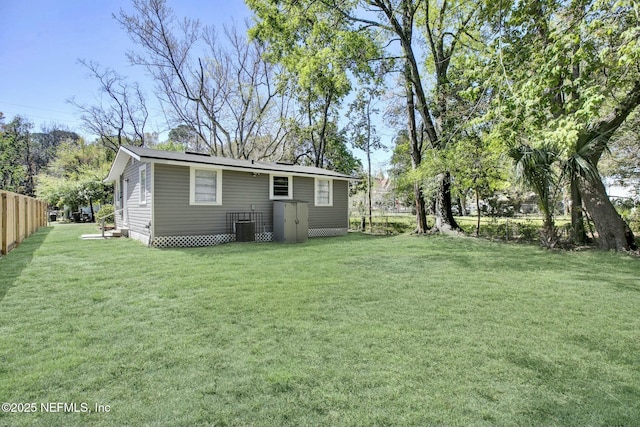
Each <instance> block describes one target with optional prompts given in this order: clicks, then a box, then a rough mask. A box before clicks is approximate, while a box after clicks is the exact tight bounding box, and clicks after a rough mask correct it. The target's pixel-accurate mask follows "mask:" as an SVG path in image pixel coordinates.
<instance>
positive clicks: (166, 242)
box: [151, 228, 348, 248]
mask: <svg viewBox="0 0 640 427" xmlns="http://www.w3.org/2000/svg"><path fill="white" fill-rule="evenodd" d="M347 232H348V229H346V228H313V229H309V237H329V236H342V235H345V234H347ZM235 241H236V235H235V234H204V235H200V236H161V237H156V238H155V239H153V242H152V243H151V246H153V247H156V248H191V247H199V246H215V245H220V244H222V243H230V242H235ZM271 241H273V233H272V232H271V231H267V232H264V233H256V242H271Z"/></svg>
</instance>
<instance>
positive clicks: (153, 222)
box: [149, 163, 156, 242]
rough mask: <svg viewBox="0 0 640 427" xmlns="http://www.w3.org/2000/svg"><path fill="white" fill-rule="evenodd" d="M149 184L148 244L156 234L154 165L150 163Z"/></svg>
mask: <svg viewBox="0 0 640 427" xmlns="http://www.w3.org/2000/svg"><path fill="white" fill-rule="evenodd" d="M150 165H151V184H150V186H149V189H150V190H151V224H149V242H152V241H153V236H155V234H156V202H155V194H156V192H155V188H154V187H155V185H156V184H155V182H156V176H155V171H156V167H155V164H153V163H151V164H150Z"/></svg>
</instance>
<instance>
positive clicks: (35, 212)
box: [0, 190, 47, 255]
mask: <svg viewBox="0 0 640 427" xmlns="http://www.w3.org/2000/svg"><path fill="white" fill-rule="evenodd" d="M45 225H47V203H46V202H45V201H43V200H38V199H34V198H33V197H28V196H24V195H22V194H16V193H11V192H9V191H2V190H0V240H1V244H0V255H6V254H8V253H9V252H10V251H11V250H12V249H14V248H15V247H16V246H18V245H19V244H20V243H21V242H22V241H23V240H24V239H26V238H27V237H29V236H30V235H31V234H33V233H35V232H36V231H37V230H38V228H40V227H43V226H45Z"/></svg>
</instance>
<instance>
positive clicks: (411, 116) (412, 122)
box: [404, 62, 428, 234]
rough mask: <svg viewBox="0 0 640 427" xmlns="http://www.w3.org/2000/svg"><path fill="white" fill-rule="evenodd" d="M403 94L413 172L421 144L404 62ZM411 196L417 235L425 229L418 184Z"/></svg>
mask: <svg viewBox="0 0 640 427" xmlns="http://www.w3.org/2000/svg"><path fill="white" fill-rule="evenodd" d="M404 77H405V82H404V83H405V94H406V96H407V127H408V131H409V142H410V144H411V167H412V169H413V170H416V169H418V167H419V166H420V163H422V143H421V140H420V139H419V138H418V131H417V126H416V108H415V104H414V98H413V86H412V84H411V73H410V68H409V64H408V62H405V68H404ZM413 194H414V197H415V199H416V230H415V232H416V233H418V234H422V233H425V232H426V231H427V230H428V227H427V212H426V209H425V203H424V196H423V194H422V188H421V187H420V183H419V182H418V181H415V182H414V183H413Z"/></svg>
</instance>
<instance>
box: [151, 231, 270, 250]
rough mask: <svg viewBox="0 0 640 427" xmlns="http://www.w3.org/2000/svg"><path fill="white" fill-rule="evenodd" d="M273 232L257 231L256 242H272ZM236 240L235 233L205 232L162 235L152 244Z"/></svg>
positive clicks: (193, 244)
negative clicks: (197, 234) (189, 234)
mask: <svg viewBox="0 0 640 427" xmlns="http://www.w3.org/2000/svg"><path fill="white" fill-rule="evenodd" d="M272 240H273V233H271V232H266V233H256V242H270V241H272ZM235 241H236V235H235V234H203V235H199V236H161V237H156V238H155V239H153V243H152V244H151V246H153V247H156V248H193V247H199V246H215V245H220V244H222V243H230V242H235Z"/></svg>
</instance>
